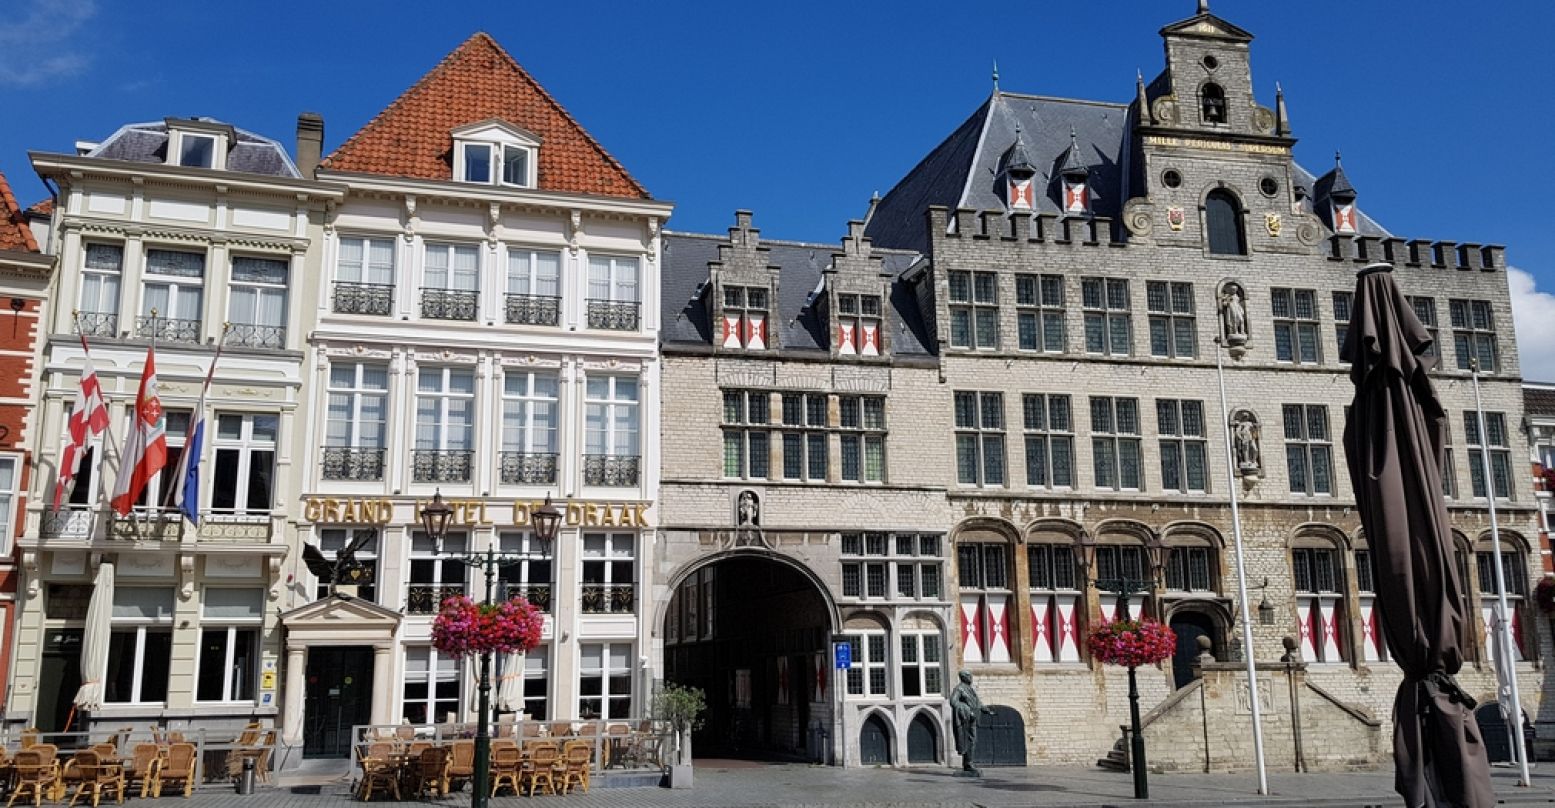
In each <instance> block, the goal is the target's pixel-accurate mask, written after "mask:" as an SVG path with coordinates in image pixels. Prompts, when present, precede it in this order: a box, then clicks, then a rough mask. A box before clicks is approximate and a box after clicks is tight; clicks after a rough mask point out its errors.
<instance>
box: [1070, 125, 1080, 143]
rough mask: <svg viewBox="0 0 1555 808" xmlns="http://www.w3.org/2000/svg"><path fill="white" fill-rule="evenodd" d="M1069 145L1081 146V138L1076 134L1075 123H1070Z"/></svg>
mask: <svg viewBox="0 0 1555 808" xmlns="http://www.w3.org/2000/svg"><path fill="white" fill-rule="evenodd" d="M1069 145H1070V147H1071V148H1075V149H1078V148H1080V138H1079V136H1078V135H1076V134H1075V131H1074V124H1070V125H1069Z"/></svg>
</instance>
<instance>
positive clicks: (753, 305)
mask: <svg viewBox="0 0 1555 808" xmlns="http://www.w3.org/2000/svg"><path fill="white" fill-rule="evenodd" d="M767 311H768V303H767V289H766V288H765V287H762V286H725V287H724V310H723V347H725V348H729V349H733V350H739V349H741V348H743V349H745V350H748V351H764V350H766V348H767Z"/></svg>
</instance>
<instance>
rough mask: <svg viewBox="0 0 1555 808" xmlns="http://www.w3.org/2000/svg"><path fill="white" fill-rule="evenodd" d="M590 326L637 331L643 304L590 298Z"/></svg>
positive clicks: (611, 329)
mask: <svg viewBox="0 0 1555 808" xmlns="http://www.w3.org/2000/svg"><path fill="white" fill-rule="evenodd" d="M588 304H589V305H588V323H589V328H598V329H601V330H604V331H636V330H637V325H638V321H639V320H640V319H641V318H640V317H638V311H639V309H640V308H641V304H639V303H636V302H627V301H619V300H590V301H589V302H588Z"/></svg>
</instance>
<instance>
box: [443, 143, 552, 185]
mask: <svg viewBox="0 0 1555 808" xmlns="http://www.w3.org/2000/svg"><path fill="white" fill-rule="evenodd" d="M456 149H457V151H456V154H457V156H458V160H457V162H458V165H457V166H456V167H455V172H456V176H458V177H460V178H461V179H463V180H464V181H465V182H474V183H480V184H482V185H492V184H496V185H508V186H512V187H515V188H530V187H533V186H534V147H533V146H529V145H525V144H518V143H470V142H467V141H460V142H458V144H457V146H456Z"/></svg>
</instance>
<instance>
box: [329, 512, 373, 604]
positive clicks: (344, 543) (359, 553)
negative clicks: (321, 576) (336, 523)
mask: <svg viewBox="0 0 1555 808" xmlns="http://www.w3.org/2000/svg"><path fill="white" fill-rule="evenodd" d="M378 540H379V533H378V530H377V528H371V527H350V528H346V527H326V528H321V529H320V530H319V550H320V551H322V552H323V553H324V557H325V558H326V559H328V560H329V561H330V563H331V564H333V563H334V561H335V559H336V558H338V557H339V553H340V551H342V550H344V549H346V548H347V547H349V546H351V545H352V544H353V543H355V542H357V541H361V542H362V545H361V546H360V547H357V549H356V554H355V556H354V558H355V559H356V563H357V564H358V565H360V566H361V567H362V569H363V570H364V572H365V573H366V574H365V576H364V578H363V580H364V581H365V583H360V584H357V589H356V596H357V597H358V598H361V599H362V600H365V601H368V602H371V603H377V602H378ZM337 583H340V584H349V583H351V582H350V581H338V582H337ZM329 593H330V585H329V584H328V583H326V582H324V581H319V585H318V589H316V590H315V591H314V597H315V598H317V599H319V600H323V599H324V598H327V597H329Z"/></svg>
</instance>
